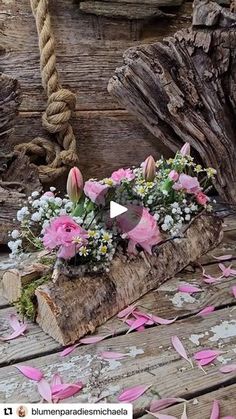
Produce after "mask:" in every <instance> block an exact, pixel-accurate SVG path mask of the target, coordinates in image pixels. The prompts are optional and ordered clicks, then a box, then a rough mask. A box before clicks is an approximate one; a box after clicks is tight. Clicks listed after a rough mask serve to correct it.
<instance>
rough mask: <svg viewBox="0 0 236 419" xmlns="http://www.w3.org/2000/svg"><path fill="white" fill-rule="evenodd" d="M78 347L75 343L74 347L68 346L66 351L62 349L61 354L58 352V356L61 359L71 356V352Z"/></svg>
mask: <svg viewBox="0 0 236 419" xmlns="http://www.w3.org/2000/svg"><path fill="white" fill-rule="evenodd" d="M79 345H80V344H79V343H77V344H76V345H72V346H68V347H67V348H66V349H64V350H63V351H62V352H60V354H59V355H60V356H61V357H64V356H67V355H69V354H71V352H73V351H74V350H75V349H76V348H77V346H79Z"/></svg>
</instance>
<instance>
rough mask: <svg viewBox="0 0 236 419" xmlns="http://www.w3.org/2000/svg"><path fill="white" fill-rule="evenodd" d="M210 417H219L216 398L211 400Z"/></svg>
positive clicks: (212, 418) (213, 418)
mask: <svg viewBox="0 0 236 419" xmlns="http://www.w3.org/2000/svg"><path fill="white" fill-rule="evenodd" d="M210 419H220V405H219V402H218V401H217V400H214V401H213V406H212V411H211V416H210Z"/></svg>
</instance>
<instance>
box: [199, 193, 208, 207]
mask: <svg viewBox="0 0 236 419" xmlns="http://www.w3.org/2000/svg"><path fill="white" fill-rule="evenodd" d="M196 200H197V202H198V204H200V205H206V203H207V202H208V201H209V198H208V196H207V195H206V194H204V193H203V192H198V193H197V194H196Z"/></svg>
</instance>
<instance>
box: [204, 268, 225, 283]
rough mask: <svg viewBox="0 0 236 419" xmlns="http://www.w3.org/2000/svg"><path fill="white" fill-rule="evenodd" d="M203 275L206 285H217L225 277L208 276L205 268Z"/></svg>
mask: <svg viewBox="0 0 236 419" xmlns="http://www.w3.org/2000/svg"><path fill="white" fill-rule="evenodd" d="M202 274H203V281H204V282H205V283H206V284H215V283H217V282H218V281H219V280H220V279H222V278H223V275H221V276H218V277H215V276H212V275H208V274H207V273H206V271H205V269H204V268H203V270H202Z"/></svg>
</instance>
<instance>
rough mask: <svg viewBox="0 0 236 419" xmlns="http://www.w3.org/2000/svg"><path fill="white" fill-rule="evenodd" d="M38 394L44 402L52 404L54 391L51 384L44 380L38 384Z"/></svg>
mask: <svg viewBox="0 0 236 419" xmlns="http://www.w3.org/2000/svg"><path fill="white" fill-rule="evenodd" d="M38 392H39V394H40V396H41V397H42V398H43V400H46V401H47V402H48V403H52V391H51V387H50V384H49V383H48V382H47V381H46V380H45V379H44V378H42V379H41V380H40V381H39V382H38Z"/></svg>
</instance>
